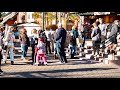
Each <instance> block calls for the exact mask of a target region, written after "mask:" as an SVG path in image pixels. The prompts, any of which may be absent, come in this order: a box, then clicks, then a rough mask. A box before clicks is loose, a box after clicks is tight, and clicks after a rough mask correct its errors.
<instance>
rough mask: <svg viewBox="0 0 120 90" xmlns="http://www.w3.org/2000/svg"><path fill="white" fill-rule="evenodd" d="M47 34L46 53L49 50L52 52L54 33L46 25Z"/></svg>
mask: <svg viewBox="0 0 120 90" xmlns="http://www.w3.org/2000/svg"><path fill="white" fill-rule="evenodd" d="M45 35H46V37H47V42H46V54H48V51H49V54H51V46H50V45H51V41H52V34H51V31H50V29H49V27H46V30H45Z"/></svg>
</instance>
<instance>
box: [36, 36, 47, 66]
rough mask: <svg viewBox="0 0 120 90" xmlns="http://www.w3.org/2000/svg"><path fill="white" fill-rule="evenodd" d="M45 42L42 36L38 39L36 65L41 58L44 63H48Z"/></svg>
mask: <svg viewBox="0 0 120 90" xmlns="http://www.w3.org/2000/svg"><path fill="white" fill-rule="evenodd" d="M45 50H46V49H45V43H44V42H43V39H42V38H39V39H38V44H37V46H36V49H35V52H36V63H35V65H39V62H40V58H42V59H43V61H44V65H47V60H46V57H45Z"/></svg>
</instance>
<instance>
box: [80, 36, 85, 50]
mask: <svg viewBox="0 0 120 90" xmlns="http://www.w3.org/2000/svg"><path fill="white" fill-rule="evenodd" d="M82 39H83V44H81V48H84V46H85V39H86V37H85V36H82Z"/></svg>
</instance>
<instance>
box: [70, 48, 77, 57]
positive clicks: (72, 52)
mask: <svg viewBox="0 0 120 90" xmlns="http://www.w3.org/2000/svg"><path fill="white" fill-rule="evenodd" d="M70 54H71V55H72V54H73V55H75V54H76V46H71V47H70Z"/></svg>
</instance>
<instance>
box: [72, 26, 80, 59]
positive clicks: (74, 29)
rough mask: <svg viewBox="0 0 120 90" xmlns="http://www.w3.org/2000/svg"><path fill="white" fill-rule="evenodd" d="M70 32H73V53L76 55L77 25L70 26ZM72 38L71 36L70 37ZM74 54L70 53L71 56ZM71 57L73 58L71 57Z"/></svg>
mask: <svg viewBox="0 0 120 90" xmlns="http://www.w3.org/2000/svg"><path fill="white" fill-rule="evenodd" d="M71 33H72V34H73V36H72V37H73V39H74V44H73V46H74V55H76V50H77V47H76V46H77V45H76V38H78V35H79V34H78V30H77V27H76V26H73V27H72V31H71ZM71 39H72V38H71ZM74 55H72V56H74ZM71 58H73V57H71Z"/></svg>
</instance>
